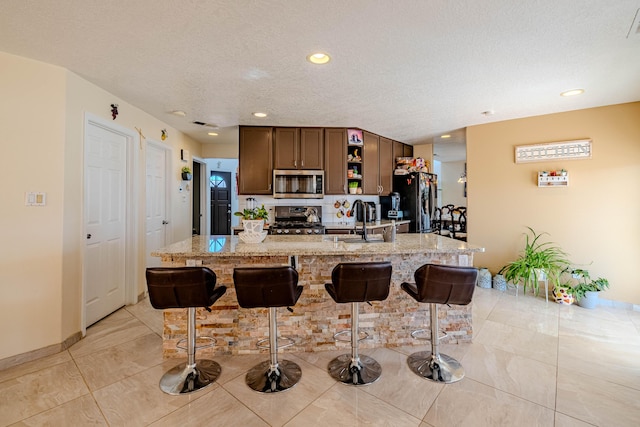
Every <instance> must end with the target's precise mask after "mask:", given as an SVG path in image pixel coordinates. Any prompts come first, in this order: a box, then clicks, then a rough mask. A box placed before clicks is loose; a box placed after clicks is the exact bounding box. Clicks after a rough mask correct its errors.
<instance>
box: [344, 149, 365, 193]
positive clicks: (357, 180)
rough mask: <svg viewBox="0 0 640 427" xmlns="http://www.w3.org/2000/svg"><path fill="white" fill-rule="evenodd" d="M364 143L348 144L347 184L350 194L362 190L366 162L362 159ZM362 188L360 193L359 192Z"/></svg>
mask: <svg viewBox="0 0 640 427" xmlns="http://www.w3.org/2000/svg"><path fill="white" fill-rule="evenodd" d="M362 148H363V145H362V144H348V145H347V183H348V184H347V185H348V187H349V194H360V193H361V192H362V174H363V166H364V162H363V161H362ZM358 189H360V193H358Z"/></svg>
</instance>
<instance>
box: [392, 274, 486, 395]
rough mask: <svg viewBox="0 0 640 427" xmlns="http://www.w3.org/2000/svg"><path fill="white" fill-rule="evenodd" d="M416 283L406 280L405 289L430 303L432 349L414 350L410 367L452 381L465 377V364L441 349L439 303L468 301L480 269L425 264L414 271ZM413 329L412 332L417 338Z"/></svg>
mask: <svg viewBox="0 0 640 427" xmlns="http://www.w3.org/2000/svg"><path fill="white" fill-rule="evenodd" d="M414 277H415V280H416V283H415V284H414V283H403V284H402V285H400V286H401V288H402V290H404V291H405V292H406V293H408V294H409V295H411V297H412V298H413V299H415V300H416V301H418V302H422V303H429V304H431V305H430V307H429V311H430V313H431V351H420V352H417V353H413V354H411V355H410V356H409V358H408V359H407V364H408V365H409V368H410V369H411V370H412V371H413V372H414V373H416V374H418V375H420V376H421V377H423V378H428V379H430V380H432V381H436V382H439V383H445V384H450V383H453V382H456V381H459V380H461V379H462V378H463V377H464V369H463V368H462V365H460V363H459V362H458V361H457V360H455V359H454V358H453V357H451V356H447V355H446V354H441V353H440V352H439V350H438V344H439V341H440V337H439V336H438V304H458V305H467V304H469V303H470V302H471V297H472V296H473V291H474V289H475V286H476V279H477V277H478V270H477V269H476V268H474V267H455V266H450V265H436V264H425V265H423V266H422V267H420V268H418V269H417V270H416V272H415V274H414ZM419 332H421V331H414V332H412V333H411V336H412V337H414V338H416V336H417V333H419Z"/></svg>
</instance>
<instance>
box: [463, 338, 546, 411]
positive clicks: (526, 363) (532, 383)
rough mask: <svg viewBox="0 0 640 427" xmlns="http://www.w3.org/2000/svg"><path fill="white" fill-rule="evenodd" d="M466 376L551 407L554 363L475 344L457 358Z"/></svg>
mask: <svg viewBox="0 0 640 427" xmlns="http://www.w3.org/2000/svg"><path fill="white" fill-rule="evenodd" d="M461 362H462V366H463V367H464V370H465V374H466V376H467V377H468V378H470V379H473V380H475V381H477V382H480V383H482V384H485V385H488V386H491V387H494V388H497V389H498V390H502V391H504V392H507V393H510V394H513V395H515V396H518V397H521V398H523V399H525V400H528V401H531V402H533V403H537V404H538V405H542V406H546V407H547V408H550V409H555V403H556V399H555V398H556V368H555V366H552V365H549V364H546V363H542V362H540V361H537V360H533V359H528V358H526V357H523V356H519V355H516V354H513V353H510V352H506V351H504V350H500V349H497V348H494V347H490V346H484V345H482V344H475V345H473V347H472V348H471V350H469V352H468V353H467V355H466V356H465V357H464V359H462V360H461Z"/></svg>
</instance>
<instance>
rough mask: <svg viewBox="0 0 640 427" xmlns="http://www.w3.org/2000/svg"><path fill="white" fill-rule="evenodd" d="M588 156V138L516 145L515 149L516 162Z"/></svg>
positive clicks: (584, 157)
mask: <svg viewBox="0 0 640 427" xmlns="http://www.w3.org/2000/svg"><path fill="white" fill-rule="evenodd" d="M590 158H591V140H590V139H578V140H575V141H560V142H550V143H546V144H532V145H517V146H516V150H515V161H516V163H526V162H546V161H549V160H569V159H590Z"/></svg>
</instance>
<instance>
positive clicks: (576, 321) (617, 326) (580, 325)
mask: <svg viewBox="0 0 640 427" xmlns="http://www.w3.org/2000/svg"><path fill="white" fill-rule="evenodd" d="M559 331H560V335H562V336H585V337H592V338H594V339H597V340H600V341H602V342H612V343H616V342H617V343H628V342H633V343H636V344H640V334H638V329H637V328H636V327H635V326H634V324H633V323H632V322H631V320H624V321H620V320H606V319H602V318H597V317H588V316H586V315H584V314H581V315H580V316H575V317H573V318H571V319H566V318H561V319H560V330H559Z"/></svg>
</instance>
